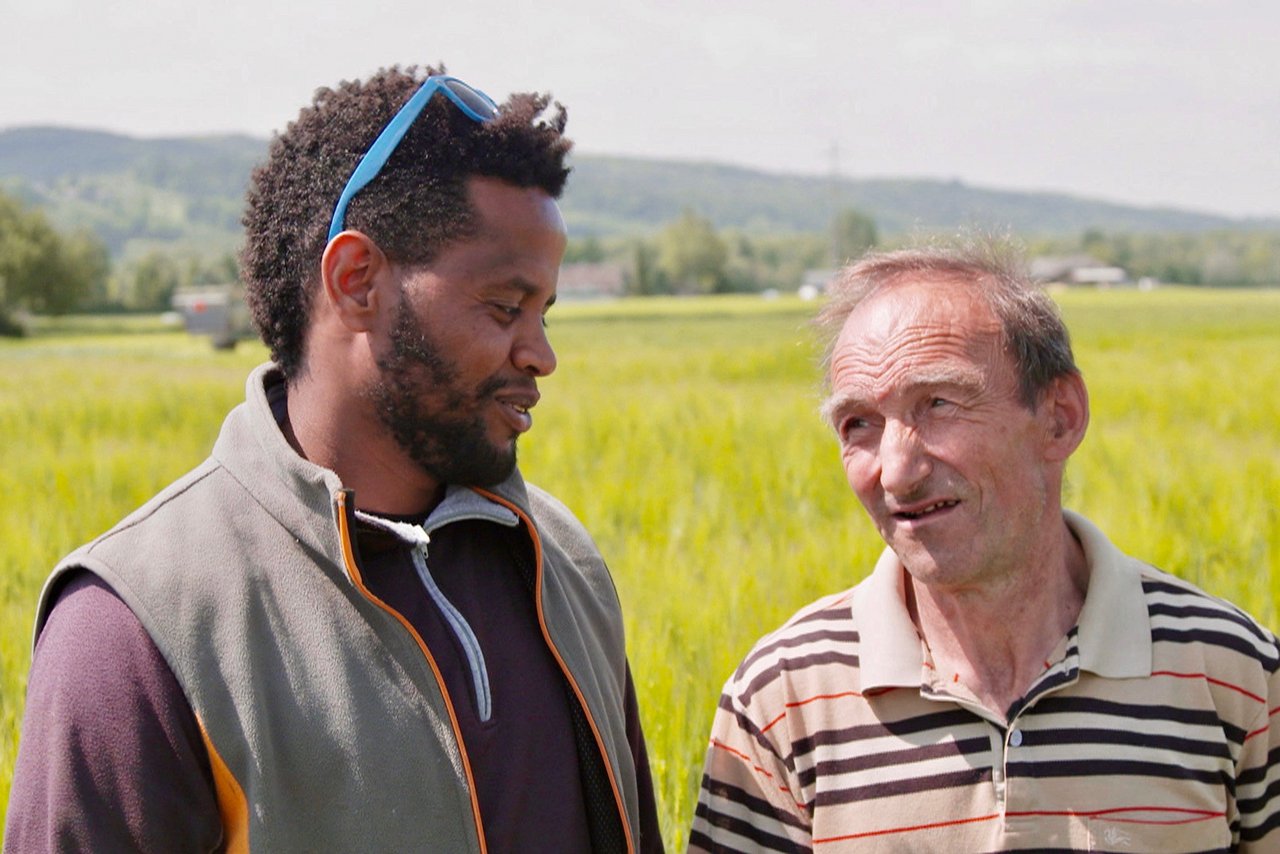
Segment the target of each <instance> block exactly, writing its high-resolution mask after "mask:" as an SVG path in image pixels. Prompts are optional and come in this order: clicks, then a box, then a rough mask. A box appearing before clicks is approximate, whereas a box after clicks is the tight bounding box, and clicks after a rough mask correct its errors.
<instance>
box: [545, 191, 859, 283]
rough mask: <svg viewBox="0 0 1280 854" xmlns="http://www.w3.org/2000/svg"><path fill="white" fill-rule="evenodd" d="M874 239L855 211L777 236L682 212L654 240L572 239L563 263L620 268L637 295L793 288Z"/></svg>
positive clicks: (853, 253)
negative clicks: (815, 230) (810, 230)
mask: <svg viewBox="0 0 1280 854" xmlns="http://www.w3.org/2000/svg"><path fill="white" fill-rule="evenodd" d="M877 240H878V238H877V233H876V225H875V221H874V220H873V219H872V218H871V217H869V216H867V215H865V214H862V213H860V212H858V211H856V210H852V209H850V210H844V211H841V212H840V213H839V214H837V215H836V217H835V219H834V221H833V222H832V225H831V229H830V233H829V234H778V235H758V234H755V235H748V234H745V233H742V232H738V231H732V230H726V231H718V230H717V229H716V228H715V226H714V225H713V224H712V222H711V220H710V219H708V218H707V217H705V216H703V215H701V214H699V213H697V212H696V211H694V210H692V209H686V210H685V211H684V213H683V214H681V216H680V217H679V218H678V219H676V220H674V221H672V222H670V223H668V224H667V225H666V226H665V227H664V228H662V229H661V230H660V231H659V232H658V233H657V234H655V235H653V236H652V237H633V238H620V237H615V238H608V239H601V238H597V237H586V238H582V239H576V240H570V241H569V249H568V251H567V252H566V254H565V262H566V263H573V262H591V263H599V262H604V261H609V262H613V263H618V264H622V265H623V267H624V268H625V270H626V274H627V275H626V281H627V290H628V293H630V294H631V295H634V296H648V295H653V294H719V293H741V292H760V291H765V290H770V289H776V290H795V289H796V287H797V285H798V284H799V283H800V281H801V280H802V279H803V277H804V274H805V272H806V271H807V270H812V269H828V268H832V267H834V266H837V265H838V264H842V263H844V262H845V261H847V260H850V259H853V258H856V257H857V256H858V255H860V254H862V253H863V252H864V251H865V250H867V249H868V248H870V247H872V246H875V245H876V243H877Z"/></svg>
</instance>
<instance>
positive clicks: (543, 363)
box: [511, 317, 556, 377]
mask: <svg viewBox="0 0 1280 854" xmlns="http://www.w3.org/2000/svg"><path fill="white" fill-rule="evenodd" d="M511 361H512V362H513V363H515V366H516V367H517V368H518V369H520V371H522V372H524V373H527V374H530V375H531V376H535V377H545V376H547V375H548V374H550V373H551V372H552V371H554V370H555V369H556V351H555V350H554V349H552V347H551V340H550V339H549V338H547V327H546V326H545V325H544V324H543V321H542V318H541V317H533V318H530V322H529V323H528V324H527V325H526V326H525V327H524V328H523V329H522V330H521V333H520V335H519V337H518V338H517V339H516V341H515V345H514V347H513V348H512V352H511Z"/></svg>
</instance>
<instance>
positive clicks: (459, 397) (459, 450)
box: [370, 301, 516, 486]
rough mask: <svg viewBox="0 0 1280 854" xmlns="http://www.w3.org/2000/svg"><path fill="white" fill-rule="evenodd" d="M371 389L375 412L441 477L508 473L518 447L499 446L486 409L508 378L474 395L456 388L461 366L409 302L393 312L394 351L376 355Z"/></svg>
mask: <svg viewBox="0 0 1280 854" xmlns="http://www.w3.org/2000/svg"><path fill="white" fill-rule="evenodd" d="M378 369H379V372H380V376H379V377H378V380H377V382H375V383H374V384H373V386H372V388H371V389H370V394H371V396H372V398H373V402H374V405H375V407H376V411H377V413H378V417H379V418H380V419H381V421H382V423H383V424H384V425H386V427H387V429H388V430H390V431H391V434H392V436H393V437H394V438H395V440H396V443H397V444H399V445H400V447H401V448H402V449H403V450H404V451H405V453H407V454H408V455H409V457H410V459H412V460H413V461H414V462H415V463H417V464H418V465H419V466H421V467H422V468H423V470H424V471H426V472H427V474H429V475H431V476H432V477H433V478H435V479H436V480H437V481H439V482H440V483H442V484H445V483H456V484H461V485H464V486H490V485H493V484H496V483H500V482H502V481H504V480H506V479H507V477H509V476H510V475H511V472H512V471H514V470H515V466H516V446H515V442H514V441H513V442H511V444H510V445H509V446H508V447H505V448H503V447H498V446H496V445H494V444H493V443H492V442H491V441H490V440H489V437H488V435H487V431H486V430H485V425H484V421H483V419H482V417H481V414H480V413H481V408H482V407H483V406H484V405H485V403H486V402H487V401H488V400H489V399H490V398H491V397H492V395H493V394H495V393H496V392H497V391H498V390H500V389H502V388H503V387H504V386H505V385H506V383H505V382H504V381H503V380H501V379H499V378H498V377H496V376H495V377H490V378H489V379H488V380H486V381H485V382H483V383H481V385H480V387H479V388H477V389H476V390H475V392H474V394H466V393H464V391H463V390H461V389H459V388H458V387H457V382H458V368H457V366H456V365H455V364H454V363H452V362H450V361H449V360H448V359H446V358H445V356H444V354H443V353H442V352H441V350H440V348H439V347H438V346H437V345H436V343H435V342H434V341H432V340H431V339H430V338H429V337H428V336H427V334H426V333H425V332H424V331H423V330H422V329H421V328H420V326H419V324H418V320H417V318H416V317H415V316H414V314H413V311H412V310H411V309H410V308H409V307H408V305H407V303H406V302H403V301H402V302H401V303H400V307H399V309H398V310H397V312H396V322H395V326H394V327H393V328H392V330H391V352H390V353H388V354H387V355H386V356H383V357H382V358H380V359H378Z"/></svg>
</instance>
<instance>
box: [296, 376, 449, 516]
mask: <svg viewBox="0 0 1280 854" xmlns="http://www.w3.org/2000/svg"><path fill="white" fill-rule="evenodd" d="M288 413H289V417H288V422H287V423H286V424H285V425H284V431H285V436H286V438H288V440H289V443H290V444H291V445H293V447H294V450H296V451H297V452H298V453H299V454H301V455H302V456H303V457H305V458H306V459H308V460H310V461H311V462H313V463H315V464H316V465H319V466H323V467H325V468H327V469H329V470H331V471H333V472H334V473H336V474H337V475H338V477H339V478H340V479H341V480H342V483H343V485H344V486H346V487H347V488H348V489H351V490H353V491H354V492H355V495H356V501H357V503H358V504H359V506H360V508H361V509H362V510H368V511H371V512H375V513H386V514H395V515H404V516H409V515H413V514H423V513H427V512H429V511H430V510H431V509H432V508H433V507H435V506H436V505H437V504H439V503H440V501H441V499H442V498H443V497H444V485H443V484H441V483H438V482H436V480H435V479H433V478H432V477H430V476H429V475H427V474H426V473H425V472H424V471H422V468H421V467H420V466H418V465H416V464H415V463H413V462H412V460H410V459H408V457H407V455H406V454H405V453H404V451H403V450H401V448H400V446H399V445H398V444H397V443H396V441H395V440H394V438H392V437H391V435H390V434H389V432H388V431H387V429H386V428H385V427H384V426H383V425H382V424H381V422H380V421H379V420H378V418H377V416H376V414H374V413H373V412H372V411H371V407H370V404H369V401H368V400H367V399H362V398H360V397H359V396H358V395H357V394H354V393H353V392H351V391H349V390H347V389H345V388H330V387H326V385H325V384H324V383H323V382H320V381H318V380H317V379H316V375H315V373H313V372H306V373H305V374H304V375H303V376H302V377H299V378H297V379H296V380H295V381H294V382H292V383H290V385H289V393H288Z"/></svg>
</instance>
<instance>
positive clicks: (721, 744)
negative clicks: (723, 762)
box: [711, 738, 807, 813]
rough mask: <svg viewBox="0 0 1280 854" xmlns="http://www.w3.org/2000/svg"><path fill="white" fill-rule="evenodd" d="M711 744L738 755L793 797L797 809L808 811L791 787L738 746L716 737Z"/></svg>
mask: <svg viewBox="0 0 1280 854" xmlns="http://www.w3.org/2000/svg"><path fill="white" fill-rule="evenodd" d="M711 746H712V747H714V748H715V749H716V750H723V751H724V752H725V753H728V754H729V755H731V756H736V757H737V758H738V759H741V760H742V761H743V762H744V763H745V764H747V765H750V766H751V770H753V771H755V772H756V773H758V774H762V775H764V776H765V777H767V778H769V782H771V783H772V784H773V785H774V786H776V787H777V789H778V791H780V792H784V793H785V794H786V795H787V797H789V798H791V802H792V803H793V804H795V805H796V808H797V809H799V810H800V811H801V812H806V813H807V810H805V806H804V804H802V803H800V802H799V801H797V800H796V796H795V795H794V794H793V793H792V791H791V787H790V786H785V785H783V784H782V783H779V782H778V781H777V778H776V777H774V776H773V774H772V773H770V772H769V770H768V769H767V768H762V767H761V766H759V765H757V764H756V763H755V762H752V761H751V757H750V756H748V755H747V754H745V753H743V752H742V751H741V750H738V749H737V748H734V747H730V746H729V745H727V744H725V743H724V742H723V741H720V740H719V739H715V738H713V739H711Z"/></svg>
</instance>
